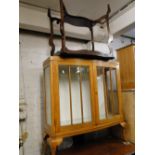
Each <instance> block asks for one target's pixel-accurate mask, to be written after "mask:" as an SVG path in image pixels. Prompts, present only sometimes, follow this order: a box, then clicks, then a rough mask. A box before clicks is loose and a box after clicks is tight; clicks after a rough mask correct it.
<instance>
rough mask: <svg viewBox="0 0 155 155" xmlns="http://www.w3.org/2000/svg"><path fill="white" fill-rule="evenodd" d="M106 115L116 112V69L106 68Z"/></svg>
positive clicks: (110, 115)
mask: <svg viewBox="0 0 155 155" xmlns="http://www.w3.org/2000/svg"><path fill="white" fill-rule="evenodd" d="M106 85H107V105H108V117H112V116H113V115H116V114H118V113H119V112H118V109H119V107H118V92H117V79H116V69H115V68H106Z"/></svg>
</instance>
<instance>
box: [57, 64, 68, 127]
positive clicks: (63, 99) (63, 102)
mask: <svg viewBox="0 0 155 155" xmlns="http://www.w3.org/2000/svg"><path fill="white" fill-rule="evenodd" d="M59 101H60V125H61V126H64V125H70V124H71V113H70V108H71V107H70V87H69V66H67V65H66V66H65V65H60V66H59Z"/></svg>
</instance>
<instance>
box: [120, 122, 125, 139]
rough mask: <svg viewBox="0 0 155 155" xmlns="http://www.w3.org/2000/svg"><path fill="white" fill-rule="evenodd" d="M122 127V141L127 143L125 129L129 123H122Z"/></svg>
mask: <svg viewBox="0 0 155 155" xmlns="http://www.w3.org/2000/svg"><path fill="white" fill-rule="evenodd" d="M120 125H121V127H122V139H123V140H125V141H126V140H127V139H126V136H125V128H126V127H127V123H126V122H121V123H120Z"/></svg>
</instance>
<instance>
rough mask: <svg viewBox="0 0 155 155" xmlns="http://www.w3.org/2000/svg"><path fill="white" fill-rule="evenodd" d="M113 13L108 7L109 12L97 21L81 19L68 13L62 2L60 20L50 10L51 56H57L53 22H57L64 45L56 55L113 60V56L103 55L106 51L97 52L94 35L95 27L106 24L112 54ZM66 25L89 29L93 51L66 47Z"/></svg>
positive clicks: (108, 6)
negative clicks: (111, 13)
mask: <svg viewBox="0 0 155 155" xmlns="http://www.w3.org/2000/svg"><path fill="white" fill-rule="evenodd" d="M110 12H111V9H110V5H107V12H106V14H105V15H103V16H101V17H99V18H98V19H96V20H91V19H88V18H85V17H79V16H73V15H71V14H69V13H68V11H67V9H66V7H65V5H64V2H63V0H60V14H61V17H60V19H59V18H55V17H52V15H51V11H50V9H49V10H48V17H49V18H50V26H51V36H50V40H49V42H50V45H51V47H52V50H51V56H53V55H55V54H54V52H55V45H54V42H53V37H54V36H53V34H54V32H53V22H54V21H57V24H59V23H60V33H61V43H62V47H61V50H60V52H58V53H57V54H56V55H59V56H61V57H65V58H66V57H72V58H89V59H101V60H109V59H113V58H114V57H113V56H110V55H108V54H103V53H104V51H102V52H99V51H95V47H94V34H93V27H94V26H95V25H96V24H98V23H99V24H104V23H106V26H107V31H108V36H109V39H108V42H107V46H108V48H109V51H110V54H111V53H112V49H111V48H110V46H109V44H110V42H111V41H112V40H113V36H112V34H111V33H110V27H109V14H110ZM64 23H69V24H71V25H74V26H78V27H87V28H88V29H89V30H90V32H91V42H92V50H86V49H82V50H70V49H68V48H67V47H66V34H65V28H64Z"/></svg>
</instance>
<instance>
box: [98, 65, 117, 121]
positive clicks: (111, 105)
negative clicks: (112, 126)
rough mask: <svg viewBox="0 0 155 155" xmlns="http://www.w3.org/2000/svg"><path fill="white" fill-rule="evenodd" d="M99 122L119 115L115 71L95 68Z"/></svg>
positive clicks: (101, 67) (113, 69) (99, 67)
mask: <svg viewBox="0 0 155 155" xmlns="http://www.w3.org/2000/svg"><path fill="white" fill-rule="evenodd" d="M96 69H97V77H96V78H97V79H96V80H97V91H98V112H99V120H104V119H106V118H112V116H114V115H117V114H119V110H118V109H119V107H118V92H117V79H116V69H115V68H108V67H103V66H97V68H96Z"/></svg>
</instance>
